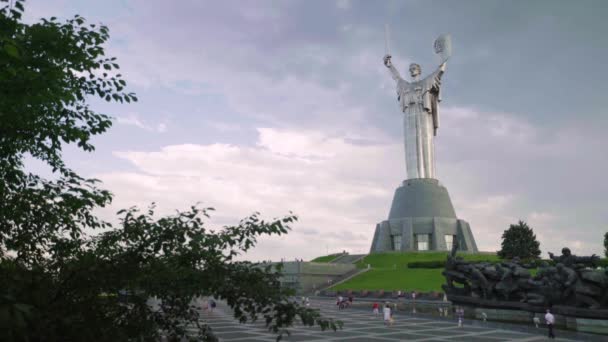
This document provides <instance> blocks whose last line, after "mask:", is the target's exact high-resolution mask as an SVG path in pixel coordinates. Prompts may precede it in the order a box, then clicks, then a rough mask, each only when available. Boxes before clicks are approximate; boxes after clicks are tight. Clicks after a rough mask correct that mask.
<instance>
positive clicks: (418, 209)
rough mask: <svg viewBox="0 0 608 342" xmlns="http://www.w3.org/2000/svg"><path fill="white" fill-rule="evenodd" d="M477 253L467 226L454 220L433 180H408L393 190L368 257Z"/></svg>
mask: <svg viewBox="0 0 608 342" xmlns="http://www.w3.org/2000/svg"><path fill="white" fill-rule="evenodd" d="M456 240H457V241H458V242H459V250H461V251H468V252H477V245H476V244H475V239H474V238H473V233H472V232H471V228H470V227H469V224H468V223H467V222H466V221H464V220H461V219H458V218H457V217H456V212H455V211H454V207H453V206H452V201H451V200H450V195H449V194H448V191H447V189H446V188H445V187H444V186H443V185H441V184H440V183H439V181H438V180H436V179H431V178H416V179H408V180H406V181H404V182H403V184H402V185H401V186H400V187H399V188H397V190H396V191H395V196H394V197H393V203H392V206H391V210H390V213H389V216H388V220H385V221H382V222H380V223H378V224H377V225H376V231H375V233H374V240H373V241H372V246H371V249H370V253H380V252H389V251H401V252H406V251H425V250H429V251H449V250H450V249H451V248H452V243H453V241H456Z"/></svg>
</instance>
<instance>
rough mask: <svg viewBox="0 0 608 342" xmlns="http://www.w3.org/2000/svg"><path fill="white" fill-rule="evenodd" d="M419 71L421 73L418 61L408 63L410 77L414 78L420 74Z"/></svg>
mask: <svg viewBox="0 0 608 342" xmlns="http://www.w3.org/2000/svg"><path fill="white" fill-rule="evenodd" d="M421 73H422V69H421V68H420V64H418V63H412V64H410V75H412V78H416V77H417V76H420V74H421Z"/></svg>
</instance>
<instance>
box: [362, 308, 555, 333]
mask: <svg viewBox="0 0 608 342" xmlns="http://www.w3.org/2000/svg"><path fill="white" fill-rule="evenodd" d="M395 309H396V306H395ZM372 312H373V314H374V316H378V315H379V314H380V304H378V302H374V303H373V304H372ZM455 314H456V317H457V319H458V326H459V327H462V326H463V323H464V308H463V307H461V306H458V307H456V308H455ZM482 315H483V321H484V322H485V321H486V319H487V315H486V314H485V312H484V313H482ZM382 316H383V318H384V325H386V326H392V325H393V323H394V321H395V320H394V318H393V308H391V305H390V303H389V302H386V303H385V304H384V307H383V308H382ZM534 323H535V324H536V327H537V328H538V324H539V323H540V319H538V318H537V317H535V318H534ZM545 323H546V324H547V328H548V337H549V338H550V339H554V338H555V333H554V332H553V325H554V324H555V316H553V314H552V313H551V310H549V309H547V313H546V315H545Z"/></svg>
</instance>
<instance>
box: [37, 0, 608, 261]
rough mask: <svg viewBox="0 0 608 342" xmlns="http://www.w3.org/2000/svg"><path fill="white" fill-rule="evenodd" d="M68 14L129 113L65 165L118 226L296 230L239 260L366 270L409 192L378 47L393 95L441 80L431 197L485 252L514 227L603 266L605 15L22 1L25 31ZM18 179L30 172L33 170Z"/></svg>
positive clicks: (481, 8) (499, 5)
mask: <svg viewBox="0 0 608 342" xmlns="http://www.w3.org/2000/svg"><path fill="white" fill-rule="evenodd" d="M75 14H80V15H82V16H83V17H85V18H86V19H87V21H88V22H90V23H95V24H98V23H103V24H105V25H107V26H108V27H109V28H110V41H109V42H108V43H107V44H106V53H107V55H108V56H114V57H117V62H118V64H120V66H121V73H122V75H123V76H124V79H125V80H126V81H127V83H128V89H129V90H131V91H133V92H135V93H136V94H137V96H138V98H139V102H137V103H136V104H128V105H127V104H107V103H105V102H102V101H97V100H92V102H91V103H92V104H93V106H94V108H95V109H97V110H98V111H99V112H102V113H107V114H109V115H111V116H112V117H113V118H114V124H113V126H112V128H111V129H110V131H109V132H107V133H106V134H103V135H101V136H98V137H96V138H95V139H94V140H93V143H94V144H95V146H96V151H95V152H93V153H85V152H82V151H79V150H77V149H76V148H73V147H68V148H66V149H65V150H64V156H65V159H66V161H67V162H68V164H69V165H71V166H72V167H73V168H74V169H75V170H76V171H78V172H80V173H81V174H82V175H84V176H87V177H94V178H98V179H100V180H101V181H102V182H103V187H104V188H105V189H108V190H110V191H111V192H112V193H113V194H114V200H113V202H112V204H111V206H109V207H107V208H103V209H100V210H99V211H98V213H99V215H100V216H101V217H103V218H104V219H106V220H109V221H111V222H115V221H116V215H115V213H116V212H117V211H118V210H119V209H122V208H128V207H131V206H134V205H136V206H140V207H143V208H146V207H147V206H148V205H149V204H150V203H151V202H155V203H156V205H157V208H158V212H159V214H171V213H174V212H175V210H186V209H188V208H189V207H190V206H191V205H193V204H196V203H200V206H202V207H213V208H215V212H214V213H213V214H212V218H211V220H210V222H209V225H210V227H214V228H216V229H220V228H221V227H222V226H225V225H235V224H238V222H239V220H240V219H242V218H244V217H246V216H247V215H249V214H251V213H253V212H260V213H261V215H262V217H264V218H267V219H272V218H274V217H282V216H285V215H288V214H289V213H290V212H293V213H294V214H296V215H298V217H299V220H298V222H297V223H296V224H294V225H293V226H292V231H291V232H290V233H289V234H288V235H286V236H281V237H263V238H260V239H259V243H258V246H257V247H256V248H255V249H254V250H252V251H251V252H250V253H248V254H247V255H245V256H243V258H245V259H250V260H262V259H264V260H267V259H272V260H278V259H281V258H285V259H287V260H290V259H294V258H298V259H299V258H303V259H305V260H308V259H311V258H314V257H316V256H319V255H324V254H326V253H327V252H329V253H332V252H338V251H342V250H346V251H348V252H350V253H367V252H368V251H369V247H370V245H371V240H372V237H373V233H374V229H375V226H376V224H377V223H379V222H381V221H383V220H385V219H386V218H387V216H388V212H389V209H390V204H391V201H392V196H393V194H394V191H395V188H396V187H397V186H398V185H399V184H400V183H401V182H402V181H403V180H404V179H406V172H405V160H404V159H405V158H404V151H403V145H402V140H403V131H402V129H403V128H402V126H403V124H402V120H403V118H402V114H401V113H400V111H399V106H398V103H397V100H396V95H395V84H394V81H393V80H392V79H391V77H390V74H389V72H388V70H387V69H386V68H385V67H384V65H383V63H382V57H383V56H384V54H385V43H384V27H385V24H388V25H389V26H390V43H389V45H390V47H389V49H390V53H391V55H392V56H393V63H394V64H395V65H396V67H397V68H398V69H399V70H400V71H401V74H402V75H403V76H404V77H405V76H406V75H407V73H406V71H407V68H408V65H409V63H411V62H417V63H419V64H420V65H421V66H422V72H423V74H427V73H430V72H432V71H433V70H434V69H435V68H436V67H437V64H438V59H437V56H435V55H434V53H433V41H434V39H435V38H436V37H437V36H438V35H440V34H442V33H450V34H451V36H452V50H453V55H452V58H451V59H450V60H449V62H448V65H447V70H446V73H445V74H444V76H443V79H442V102H441V107H440V113H439V115H440V120H441V126H440V128H439V130H438V134H437V137H436V139H435V146H436V164H437V178H438V179H439V180H440V182H441V183H442V184H444V185H445V186H446V187H447V189H448V191H449V193H450V196H451V199H452V202H453V204H454V207H455V209H456V213H457V215H458V217H459V218H461V219H464V220H466V221H468V222H469V223H470V225H471V229H472V231H473V234H474V236H475V239H476V241H477V245H478V247H479V249H480V250H482V251H496V250H498V249H499V248H500V242H501V235H502V233H503V231H504V230H506V229H507V228H508V227H509V225H510V224H513V223H516V222H517V221H518V220H524V221H526V222H527V223H528V224H529V225H530V226H531V227H532V228H533V229H534V232H535V233H536V236H537V238H538V240H539V241H540V248H541V250H542V252H543V256H546V255H547V252H549V251H551V252H553V253H556V254H558V253H559V251H560V250H561V248H562V247H564V246H568V247H570V248H571V249H572V250H573V252H574V253H575V254H579V255H590V254H592V253H596V254H603V253H602V251H603V246H602V241H603V235H604V233H606V232H608V210H606V208H605V207H606V204H608V183H607V182H606V179H605V178H604V176H605V175H606V174H608V152H606V147H608V137H607V135H606V134H605V132H606V130H607V129H608V117H607V115H606V94H605V92H606V90H607V87H606V85H605V81H606V79H607V78H608V67H607V66H606V63H605V59H606V57H607V56H608V22H607V21H606V20H604V19H605V17H606V16H607V15H608V2H606V1H591V0H581V1H576V2H575V1H559V0H558V1H549V0H546V1H541V0H538V1H523V0H518V1H494V0H477V1H445V0H444V1H419V0H411V1H354V0H353V1H348V0H338V1H313V0H305V1H296V0H290V1H230V0H224V1H194V0H192V1H186V0H184V1H158V0H145V1H144V0H133V1H127V0H105V1H85V0H30V1H27V2H26V20H28V21H30V22H33V21H36V20H38V19H39V18H42V17H51V16H56V17H58V18H62V19H66V18H70V17H72V16H73V15H75ZM32 167H33V168H35V165H34V166H32Z"/></svg>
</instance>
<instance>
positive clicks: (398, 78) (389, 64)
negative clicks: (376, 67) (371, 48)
mask: <svg viewBox="0 0 608 342" xmlns="http://www.w3.org/2000/svg"><path fill="white" fill-rule="evenodd" d="M391 58H392V56H391V55H385V56H384V58H383V60H384V65H385V66H386V67H387V68H388V70H389V71H390V72H391V76H392V77H393V80H395V82H399V81H402V82H405V80H404V79H403V78H401V74H399V70H397V68H395V66H394V65H393V62H392V61H391Z"/></svg>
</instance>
